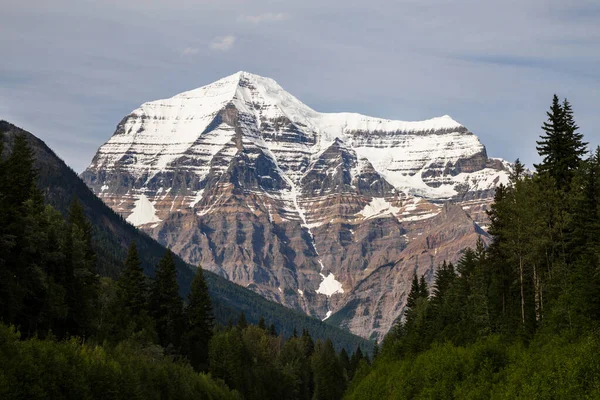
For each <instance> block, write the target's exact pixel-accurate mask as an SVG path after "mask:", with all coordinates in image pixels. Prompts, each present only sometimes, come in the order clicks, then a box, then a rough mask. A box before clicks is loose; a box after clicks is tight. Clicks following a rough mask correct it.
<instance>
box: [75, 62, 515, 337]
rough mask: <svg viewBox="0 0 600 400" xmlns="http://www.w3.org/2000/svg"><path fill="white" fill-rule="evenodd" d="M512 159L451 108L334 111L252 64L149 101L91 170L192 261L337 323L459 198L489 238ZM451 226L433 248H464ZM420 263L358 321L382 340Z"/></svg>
mask: <svg viewBox="0 0 600 400" xmlns="http://www.w3.org/2000/svg"><path fill="white" fill-rule="evenodd" d="M509 170H510V165H509V164H508V163H506V162H504V161H502V160H497V159H490V158H488V157H487V153H486V150H485V147H484V146H483V145H482V144H481V142H480V141H479V139H478V138H477V136H475V135H474V134H473V133H471V132H469V130H468V129H467V128H465V127H464V126H462V125H461V124H459V123H458V122H456V121H454V120H453V119H452V118H450V117H449V116H443V117H438V118H433V119H430V120H427V121H418V122H404V121H392V120H384V119H379V118H373V117H368V116H363V115H359V114H352V113H335V114H325V113H319V112H317V111H314V110H312V109H311V108H309V107H308V106H306V105H304V104H303V103H302V102H300V101H299V100H298V99H297V98H295V97H294V96H292V95H291V94H289V93H287V92H286V91H285V90H284V89H283V88H281V86H279V85H278V84H277V83H276V82H275V81H273V80H272V79H269V78H263V77H260V76H257V75H253V74H249V73H246V72H239V73H237V74H234V75H231V76H229V77H226V78H223V79H221V80H219V81H217V82H214V83H212V84H210V85H207V86H204V87H202V88H199V89H195V90H191V91H188V92H184V93H181V94H178V95H176V96H174V97H172V98H170V99H163V100H157V101H152V102H148V103H144V104H143V105H142V106H140V107H139V108H138V109H136V110H134V111H133V112H132V113H131V114H129V115H128V116H126V117H125V118H124V119H123V120H122V121H121V123H120V124H119V125H118V126H117V130H116V131H115V133H114V135H113V136H112V137H111V138H110V139H109V141H108V142H107V143H105V144H104V145H103V146H101V147H100V149H99V150H98V152H97V154H96V155H95V157H94V159H93V160H92V163H91V164H90V166H89V167H88V168H87V169H86V171H85V172H84V173H83V174H82V175H81V176H82V179H83V180H84V181H85V182H86V184H87V185H88V186H89V187H90V188H91V189H92V190H93V191H94V193H96V194H97V195H98V196H99V197H100V198H101V199H102V200H103V201H104V202H105V203H106V204H107V205H109V206H110V207H111V208H112V209H113V210H115V211H116V212H117V213H119V214H120V215H122V216H123V217H124V218H127V220H128V221H130V222H132V223H134V224H135V225H136V226H138V227H140V228H141V229H143V230H144V231H145V232H147V233H148V234H150V235H151V236H152V237H154V238H156V239H157V240H158V241H159V242H161V243H163V244H165V245H167V246H169V247H171V248H173V250H174V251H175V252H177V253H178V254H179V255H180V256H181V257H182V258H183V259H185V260H186V261H188V262H190V263H192V264H202V265H203V267H204V268H206V269H209V270H211V271H214V272H216V273H217V274H219V275H221V276H223V277H226V278H227V279H229V280H231V281H234V282H237V283H239V284H240V285H243V286H246V287H248V288H250V289H252V290H253V291H255V292H257V293H259V294H261V295H262V296H264V297H266V298H268V299H270V300H274V301H277V302H279V303H281V304H284V305H286V306H288V307H291V308H294V309H297V310H302V311H304V312H306V313H307V314H310V315H314V316H317V317H319V318H321V319H325V318H327V317H328V316H330V315H332V314H333V313H335V312H337V311H339V310H341V309H342V308H343V307H345V306H346V305H347V304H350V303H355V302H356V301H361V302H362V301H367V300H366V299H362V300H359V299H358V298H356V297H355V295H356V292H355V289H356V285H357V284H358V283H359V282H363V281H364V280H365V279H366V280H368V279H374V277H375V276H376V274H374V272H375V271H376V270H377V269H378V268H381V267H382V266H385V265H390V264H396V263H397V262H398V261H399V260H410V259H413V258H414V257H415V256H417V254H418V253H419V252H420V251H422V250H426V249H417V248H416V247H415V246H410V245H409V244H410V242H411V241H414V240H417V239H418V236H420V235H426V233H427V232H426V230H425V229H426V228H427V227H429V226H430V224H429V222H430V220H431V219H432V218H434V217H435V216H437V215H440V214H441V213H442V211H443V207H442V206H443V203H444V202H446V201H450V202H452V203H455V204H457V205H458V206H459V207H458V209H456V211H455V212H458V213H462V214H463V216H464V218H458V219H456V221H459V222H460V223H461V224H462V225H461V226H463V227H465V229H459V231H460V232H465V234H464V235H462V236H461V237H458V238H457V237H454V239H453V240H454V241H455V242H456V243H459V244H460V246H461V247H460V248H464V247H466V246H472V245H474V243H475V241H474V240H476V239H474V236H473V235H471V234H466V232H467V231H468V232H475V230H476V228H475V227H474V225H473V224H474V223H475V224H479V225H483V226H485V225H486V224H487V217H486V214H485V209H486V207H487V205H488V204H489V203H490V201H491V199H492V195H493V192H494V189H495V187H496V186H497V185H498V184H499V183H502V182H506V181H507V179H508V172H509ZM443 228H445V229H447V230H453V229H455V227H453V226H450V225H446V226H445V227H443ZM477 232H479V234H482V235H484V236H485V235H486V234H485V232H484V231H482V230H479V231H477ZM450 237H453V236H452V235H445V234H442V235H439V238H440V240H438V241H437V242H435V243H436V246H437V247H438V252H437V253H436V249H431V250H432V252H433V253H435V254H442V253H443V252H442V253H440V252H439V250H440V249H443V248H450V247H451V246H449V244H448V241H449V239H448V238H450ZM458 250H460V249H458ZM445 256H446V257H447V258H448V259H449V260H450V261H454V260H456V259H457V258H458V252H456V253H445ZM434 258H435V257H434ZM438 258H439V257H438ZM435 262H436V263H437V259H436V260H435ZM403 265H404V264H403ZM406 268H407V267H406V266H405V267H403V268H401V269H402V272H398V271H397V270H396V272H395V273H396V274H399V275H397V276H396V278H399V280H397V279H394V280H395V281H397V285H395V286H394V287H387V286H383V287H382V286H378V285H375V284H374V283H375V281H373V282H371V284H369V285H368V286H369V287H370V288H371V289H370V290H371V293H370V294H369V296H367V297H368V298H369V299H372V298H379V297H381V296H383V297H385V298H386V299H388V300H389V301H387V300H386V301H383V302H382V303H385V304H388V306H387V307H386V309H385V310H382V312H383V313H384V314H386V315H387V316H389V318H388V317H386V318H381V317H380V316H379V314H370V316H369V318H368V321H367V322H364V323H359V324H357V323H355V322H356V321H344V322H343V324H344V325H347V326H350V327H351V329H352V330H353V332H354V333H357V334H360V335H362V336H365V337H369V336H372V335H374V336H375V337H381V335H382V334H384V333H385V331H386V330H387V329H388V328H389V327H390V323H391V322H392V321H393V320H394V319H395V318H397V317H398V315H399V314H400V313H401V311H402V309H403V302H404V299H405V296H403V295H402V293H403V292H404V291H405V290H407V289H408V286H407V285H408V283H409V282H410V277H409V278H408V280H406V279H405V278H406V276H408V274H407V273H406ZM434 268H435V266H434ZM400 277H401V279H400ZM384 287H385V289H384Z"/></svg>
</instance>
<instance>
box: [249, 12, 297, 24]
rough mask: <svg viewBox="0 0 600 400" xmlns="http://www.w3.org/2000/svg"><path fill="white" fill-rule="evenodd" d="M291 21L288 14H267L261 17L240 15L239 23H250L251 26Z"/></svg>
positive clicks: (260, 15)
mask: <svg viewBox="0 0 600 400" xmlns="http://www.w3.org/2000/svg"><path fill="white" fill-rule="evenodd" d="M288 19H290V16H289V14H286V13H265V14H259V15H240V16H239V17H238V21H240V22H249V23H251V24H256V25H258V24H262V23H266V22H281V21H285V20H288Z"/></svg>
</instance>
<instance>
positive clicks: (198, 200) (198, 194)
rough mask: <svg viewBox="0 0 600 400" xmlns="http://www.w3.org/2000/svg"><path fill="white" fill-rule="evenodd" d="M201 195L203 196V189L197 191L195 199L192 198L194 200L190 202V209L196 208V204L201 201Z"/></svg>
mask: <svg viewBox="0 0 600 400" xmlns="http://www.w3.org/2000/svg"><path fill="white" fill-rule="evenodd" d="M203 194H204V189H201V190H198V191H197V192H196V197H194V200H192V202H191V203H190V208H194V207H195V206H196V204H198V203H199V202H200V200H202V195H203Z"/></svg>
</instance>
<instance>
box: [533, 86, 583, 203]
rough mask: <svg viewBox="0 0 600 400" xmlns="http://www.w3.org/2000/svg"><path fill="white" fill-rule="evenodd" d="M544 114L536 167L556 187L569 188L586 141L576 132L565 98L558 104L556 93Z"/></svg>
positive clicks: (571, 113)
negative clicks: (546, 175) (548, 177)
mask: <svg viewBox="0 0 600 400" xmlns="http://www.w3.org/2000/svg"><path fill="white" fill-rule="evenodd" d="M546 114H547V116H548V120H547V121H546V122H544V124H543V125H542V129H543V131H544V132H545V134H543V135H542V136H541V137H540V140H539V141H537V147H536V149H537V151H538V153H539V155H540V156H541V157H542V162H541V163H540V164H536V165H535V168H536V169H537V171H538V173H539V174H545V173H547V174H548V175H549V176H550V177H552V178H553V179H554V180H555V182H556V184H557V185H558V186H557V187H558V188H561V190H563V191H568V190H569V188H570V183H571V179H572V177H573V171H574V170H575V169H576V168H577V167H578V165H579V163H580V161H581V159H582V156H583V155H584V154H585V152H586V143H584V142H583V135H582V134H580V133H578V132H577V131H578V129H579V127H578V126H577V125H576V124H575V121H574V118H573V110H572V108H571V105H570V104H569V102H568V101H567V100H566V99H565V100H564V102H563V104H561V103H560V101H559V99H558V96H557V95H554V97H553V99H552V106H551V107H550V111H548V112H547V113H546Z"/></svg>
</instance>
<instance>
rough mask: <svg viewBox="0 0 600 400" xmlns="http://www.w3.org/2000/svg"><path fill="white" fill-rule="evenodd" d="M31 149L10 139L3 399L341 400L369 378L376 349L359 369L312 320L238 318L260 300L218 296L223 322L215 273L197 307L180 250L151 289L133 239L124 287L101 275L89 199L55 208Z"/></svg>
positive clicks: (1, 181)
mask: <svg viewBox="0 0 600 400" xmlns="http://www.w3.org/2000/svg"><path fill="white" fill-rule="evenodd" d="M30 139H31V138H28V137H27V136H25V135H24V134H16V135H13V137H12V139H11V141H10V151H6V149H4V146H3V145H4V143H5V142H4V140H0V155H4V156H3V157H1V158H0V244H1V247H0V320H1V322H0V395H2V398H3V399H4V398H6V399H37V398H73V399H80V398H103V399H106V398H109V399H119V398H132V397H133V398H140V399H147V398H161V399H180V398H239V397H242V398H247V399H282V398H289V399H303V398H306V399H309V398H313V397H317V398H326V397H327V396H329V397H328V398H331V395H333V396H334V397H333V398H339V396H341V395H342V393H343V392H344V390H345V387H346V385H347V383H348V381H349V377H350V376H352V374H353V373H354V371H356V370H358V369H359V368H362V369H364V368H365V365H366V364H367V363H368V356H363V353H362V351H361V348H360V344H361V343H362V342H363V341H361V340H359V339H358V338H356V341H357V343H358V344H357V347H355V348H352V350H351V351H352V357H349V356H348V352H347V351H346V350H345V349H344V346H347V345H349V343H350V342H343V341H342V345H340V344H339V343H338V346H339V347H340V348H342V350H341V351H340V352H339V353H337V352H336V350H335V348H334V344H333V342H332V340H330V339H327V340H322V339H317V340H316V341H314V339H313V337H312V336H311V329H315V328H316V329H317V330H318V329H320V330H318V331H317V332H318V333H319V334H323V335H326V334H327V333H328V332H333V333H334V334H335V333H336V331H337V332H339V331H338V330H336V329H335V328H333V327H330V326H326V325H325V324H323V323H322V322H320V321H317V320H311V319H309V318H307V317H304V318H299V317H298V316H296V315H293V314H292V315H291V316H290V317H286V316H285V315H284V316H283V317H282V316H281V315H282V314H285V313H281V312H279V310H277V308H275V307H270V308H269V306H267V307H266V308H265V310H264V311H266V313H265V316H266V318H267V319H266V320H265V318H263V317H261V318H260V319H259V320H258V324H257V325H251V324H250V323H249V322H248V320H247V317H246V314H245V313H244V312H243V311H242V312H241V313H239V312H235V311H236V310H235V309H234V308H233V306H234V305H235V304H236V303H235V302H239V301H243V300H244V299H247V300H249V304H247V305H245V307H246V308H248V309H250V310H251V311H252V312H253V313H254V314H257V313H260V312H262V310H260V309H252V308H251V307H252V306H255V305H256V304H253V303H252V296H246V297H244V296H243V295H242V296H240V295H238V294H237V293H238V292H236V290H235V289H228V286H227V285H224V286H222V287H225V289H226V290H225V291H224V292H223V293H220V292H219V289H220V287H218V286H217V288H216V289H215V288H213V289H212V290H213V293H214V291H215V290H216V296H213V297H216V298H217V301H220V299H225V301H222V303H225V306H220V307H226V308H220V309H219V310H220V311H221V312H224V311H227V312H229V313H230V314H229V317H230V318H229V319H228V320H229V321H231V322H228V323H227V324H225V325H224V326H221V325H219V324H218V323H217V324H216V323H215V316H214V312H213V310H214V309H213V306H212V301H211V295H210V291H209V287H208V286H209V284H210V282H209V284H207V281H206V280H205V278H204V273H203V271H202V269H201V268H197V269H196V270H195V271H194V275H193V277H192V280H191V283H190V284H189V289H188V290H186V291H187V296H186V297H185V300H184V299H183V298H182V297H181V296H180V294H181V293H182V288H181V287H180V284H179V282H178V279H177V278H178V273H179V272H180V271H181V267H179V268H178V260H177V259H176V258H175V256H174V255H173V254H172V253H171V252H170V251H169V250H165V249H163V254H162V255H161V257H160V259H159V260H158V261H157V263H156V264H155V265H154V266H153V268H152V271H153V274H152V276H151V277H148V276H147V275H146V274H145V273H144V272H145V271H144V268H143V263H142V257H141V253H140V251H139V250H138V246H137V244H136V242H137V241H136V240H133V241H132V242H131V243H130V244H129V246H128V250H127V253H126V255H125V256H124V257H123V258H122V259H121V260H120V262H117V263H115V265H116V266H117V267H118V268H119V271H118V273H117V276H116V279H113V278H111V277H110V276H102V275H101V274H99V271H107V269H103V268H102V265H103V262H104V260H103V258H102V255H103V254H104V253H103V251H104V252H105V251H106V250H105V249H104V248H103V246H102V245H99V244H98V243H96V233H97V229H98V228H97V227H96V226H95V225H94V223H93V222H92V220H90V219H89V218H88V217H87V215H86V209H85V208H84V206H83V205H82V202H81V201H80V200H79V199H78V197H77V196H75V197H73V198H72V200H71V202H70V205H69V206H68V209H67V211H66V215H65V216H63V215H62V214H61V213H60V212H59V211H57V210H56V209H55V208H54V207H53V206H52V205H49V204H45V199H44V196H43V192H42V190H40V189H39V187H38V182H39V181H40V178H39V175H41V170H40V169H37V168H35V167H34V165H35V161H36V154H35V151H34V150H33V149H32V146H31V144H30ZM5 151H6V153H5ZM42 182H43V180H42ZM92 214H93V213H92ZM97 249H100V251H97ZM180 265H181V263H180ZM105 267H106V266H105ZM184 267H185V268H188V270H189V271H193V270H192V269H191V268H189V267H188V266H185V265H184ZM216 279H217V282H218V279H219V278H216ZM229 286H230V287H234V285H232V284H229ZM242 291H243V289H242ZM245 292H247V291H245ZM248 293H250V292H248ZM227 296H231V297H233V298H234V299H233V300H232V301H229V302H227V300H228V297H227ZM254 296H256V295H254ZM263 301H264V300H263ZM264 303H268V302H266V301H264ZM259 304H260V303H259ZM277 307H280V306H277ZM238 315H239V317H238ZM234 318H235V320H236V321H235V326H234V324H233V321H232V320H233V319H234ZM269 318H272V320H269ZM275 318H283V320H279V321H278V322H279V323H280V324H282V325H283V326H286V325H285V324H286V323H290V322H292V323H293V322H298V323H299V324H300V326H298V328H297V329H298V330H300V329H302V334H301V336H299V335H298V331H297V330H296V328H292V329H291V332H290V334H289V337H286V335H285V334H282V333H281V332H278V329H277V326H276V325H275V323H274V320H273V319H275ZM275 320H276V319H275ZM305 321H308V323H307V324H306V325H307V326H306V327H305V326H302V325H301V324H302V323H303V322H305ZM292 326H293V325H292ZM345 335H348V336H350V335H349V334H345ZM339 338H340V336H338V337H337V339H339ZM341 338H342V340H343V339H344V334H342V335H341ZM354 350H356V351H354Z"/></svg>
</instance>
